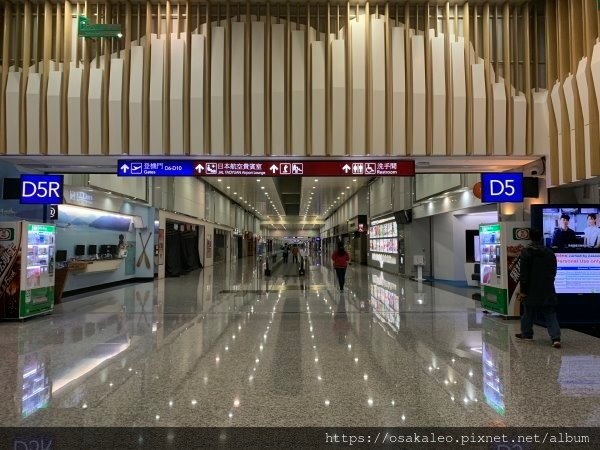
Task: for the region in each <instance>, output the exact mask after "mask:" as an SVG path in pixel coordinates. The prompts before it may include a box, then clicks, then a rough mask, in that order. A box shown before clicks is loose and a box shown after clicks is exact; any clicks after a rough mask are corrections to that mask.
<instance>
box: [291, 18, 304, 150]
mask: <svg viewBox="0 0 600 450" xmlns="http://www.w3.org/2000/svg"><path fill="white" fill-rule="evenodd" d="M305 33H306V31H305V30H294V31H292V33H291V69H292V73H291V75H292V76H291V113H292V115H291V150H292V154H293V155H297V156H300V155H305V154H306V131H305V126H306V125H305V124H306V73H305V63H306V59H305V58H306V55H305V52H306V35H305Z"/></svg>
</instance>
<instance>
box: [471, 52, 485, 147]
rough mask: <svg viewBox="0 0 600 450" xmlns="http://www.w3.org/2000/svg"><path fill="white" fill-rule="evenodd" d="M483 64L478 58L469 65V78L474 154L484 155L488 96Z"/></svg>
mask: <svg viewBox="0 0 600 450" xmlns="http://www.w3.org/2000/svg"><path fill="white" fill-rule="evenodd" d="M485 65H486V64H485V63H484V62H483V60H479V63H477V64H473V65H471V80H472V84H473V93H472V97H473V99H472V105H473V106H472V108H473V154H474V155H486V154H487V149H488V143H487V133H486V131H487V122H488V117H487V113H488V107H487V104H488V98H487V81H486V76H485Z"/></svg>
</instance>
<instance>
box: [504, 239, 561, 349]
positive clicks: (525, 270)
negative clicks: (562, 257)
mask: <svg viewBox="0 0 600 450" xmlns="http://www.w3.org/2000/svg"><path fill="white" fill-rule="evenodd" d="M542 238H543V234H542V232H541V231H540V230H537V229H532V230H531V244H530V245H528V246H527V247H525V248H524V249H523V250H522V251H521V300H522V301H523V306H524V309H525V311H524V313H523V316H522V317H521V332H520V333H519V334H516V335H515V336H516V337H517V338H518V339H521V340H523V341H532V340H533V320H534V318H535V316H536V314H537V313H540V314H542V315H543V316H544V318H545V319H546V328H547V329H548V334H549V335H550V339H552V346H553V347H555V348H560V326H559V324H558V319H557V318H556V303H557V300H556V292H555V290H554V278H555V277H556V256H555V255H554V253H553V252H552V250H550V249H548V248H546V247H544V246H543V244H542Z"/></svg>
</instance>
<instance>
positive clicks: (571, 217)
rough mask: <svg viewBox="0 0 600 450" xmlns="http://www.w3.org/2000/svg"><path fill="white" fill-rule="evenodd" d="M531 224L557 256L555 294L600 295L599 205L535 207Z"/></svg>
mask: <svg viewBox="0 0 600 450" xmlns="http://www.w3.org/2000/svg"><path fill="white" fill-rule="evenodd" d="M531 221H532V227H536V228H538V229H540V230H541V231H542V232H543V244H544V245H545V246H547V247H549V248H551V249H552V250H553V251H554V253H555V255H556V261H557V274H556V279H555V282H554V286H555V289H556V293H557V294H597V293H600V205H533V206H532V207H531Z"/></svg>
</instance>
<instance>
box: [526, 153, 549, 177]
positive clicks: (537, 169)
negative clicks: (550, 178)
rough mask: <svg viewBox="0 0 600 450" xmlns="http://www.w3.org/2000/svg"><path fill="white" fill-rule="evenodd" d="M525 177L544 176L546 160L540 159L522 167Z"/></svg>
mask: <svg viewBox="0 0 600 450" xmlns="http://www.w3.org/2000/svg"><path fill="white" fill-rule="evenodd" d="M523 174H524V175H525V176H526V177H541V176H543V175H545V174H546V160H545V159H544V158H543V157H542V158H540V159H538V160H536V161H533V162H532V163H529V164H527V165H526V166H525V167H523Z"/></svg>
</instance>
